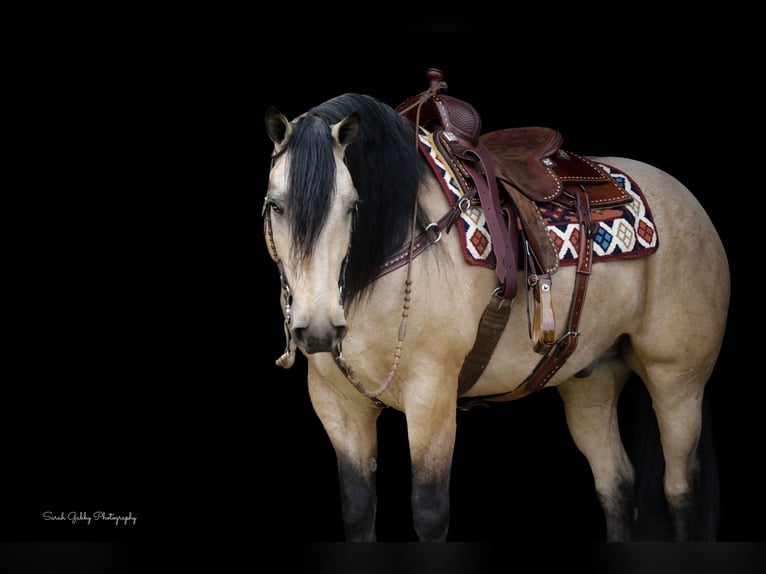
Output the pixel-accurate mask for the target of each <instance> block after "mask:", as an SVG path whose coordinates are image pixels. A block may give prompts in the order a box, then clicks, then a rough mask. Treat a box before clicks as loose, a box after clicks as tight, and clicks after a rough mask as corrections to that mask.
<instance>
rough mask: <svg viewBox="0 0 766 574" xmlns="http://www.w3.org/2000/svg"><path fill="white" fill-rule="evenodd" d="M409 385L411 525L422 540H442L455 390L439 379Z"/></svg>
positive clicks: (446, 524) (446, 522) (447, 508)
mask: <svg viewBox="0 0 766 574" xmlns="http://www.w3.org/2000/svg"><path fill="white" fill-rule="evenodd" d="M408 387H410V388H409V392H408V393H407V399H408V400H407V403H406V407H405V413H406V417H407V435H408V437H409V443H410V457H411V461H412V499H411V504H412V518H413V525H414V527H415V532H416V533H417V535H418V539H419V540H420V541H421V542H427V541H437V542H438V541H444V540H445V539H446V538H447V531H448V529H449V514H450V505H449V481H450V471H451V468H452V454H453V451H454V448H455V428H456V414H455V413H456V398H455V397H456V392H455V389H454V388H452V387H450V386H449V385H446V384H443V383H442V384H441V385H440V384H439V383H438V381H429V382H425V383H424V382H422V381H408ZM413 387H416V388H414V389H413ZM418 387H419V388H418Z"/></svg>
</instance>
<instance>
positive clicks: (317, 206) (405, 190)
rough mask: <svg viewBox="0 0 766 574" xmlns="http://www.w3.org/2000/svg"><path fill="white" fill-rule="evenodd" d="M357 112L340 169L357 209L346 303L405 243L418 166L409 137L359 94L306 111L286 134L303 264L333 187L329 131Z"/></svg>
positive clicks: (390, 113)
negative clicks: (356, 130)
mask: <svg viewBox="0 0 766 574" xmlns="http://www.w3.org/2000/svg"><path fill="white" fill-rule="evenodd" d="M352 112H357V113H358V114H359V116H360V121H361V130H360V133H359V135H358V137H357V139H356V140H355V141H353V142H352V143H351V144H350V145H349V146H348V148H346V157H345V161H346V165H347V166H348V168H349V171H350V173H351V177H352V179H353V182H354V186H355V187H356V190H357V192H358V194H359V197H360V200H361V203H360V204H359V208H358V216H357V221H356V222H355V225H354V232H353V234H352V237H351V250H350V253H349V261H348V266H347V269H346V277H345V280H346V283H345V294H346V296H347V299H354V298H356V297H357V296H359V295H360V294H361V293H362V292H363V291H364V290H365V288H367V287H369V286H370V285H371V284H372V282H373V281H374V280H375V278H376V277H377V273H378V269H379V267H380V265H382V264H383V262H384V261H385V259H386V257H387V256H388V255H390V254H391V253H392V252H394V251H395V250H396V249H398V248H399V247H400V246H401V245H402V244H403V243H404V241H405V240H406V238H407V233H408V231H409V227H410V225H411V223H412V221H411V217H412V212H413V208H414V202H415V201H416V199H417V191H418V188H419V185H420V182H421V178H422V175H423V173H424V168H425V163H424V162H423V161H422V158H421V157H420V154H419V152H418V151H417V149H416V146H415V135H414V133H413V132H412V130H411V128H410V127H409V125H408V123H407V122H406V121H405V120H404V119H403V118H401V117H400V116H399V115H398V114H397V113H396V111H395V110H394V109H393V108H391V107H390V106H387V105H386V104H383V103H382V102H380V101H379V100H377V99H375V98H373V97H371V96H366V95H361V94H353V93H349V94H343V95H340V96H337V97H335V98H333V99H331V100H328V101H326V102H324V103H323V104H321V105H319V106H316V107H315V108H312V109H311V110H309V111H308V112H307V114H306V115H305V116H304V117H302V118H301V119H299V120H298V121H297V122H296V123H295V125H294V128H293V133H292V135H291V137H290V139H289V141H288V146H287V149H288V151H289V153H290V174H289V186H290V187H289V189H290V193H289V197H288V202H289V204H288V209H289V210H290V213H291V226H292V228H291V231H292V234H293V238H294V241H295V245H294V248H295V249H296V254H297V255H299V256H301V257H308V256H310V253H311V250H312V248H313V245H314V244H315V243H316V240H317V238H318V237H319V234H320V233H321V230H322V228H323V226H324V222H325V220H326V218H327V213H328V209H329V205H330V202H331V200H332V199H331V198H332V193H333V190H334V185H335V183H334V182H335V162H334V158H333V152H332V143H333V142H332V136H331V134H330V129H329V126H330V125H331V124H334V123H337V122H339V121H341V120H342V119H344V118H345V117H347V116H348V115H350V114H351V113H352Z"/></svg>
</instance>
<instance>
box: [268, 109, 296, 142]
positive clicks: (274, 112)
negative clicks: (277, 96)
mask: <svg viewBox="0 0 766 574" xmlns="http://www.w3.org/2000/svg"><path fill="white" fill-rule="evenodd" d="M265 119H266V133H268V134H269V138H270V139H271V141H273V142H274V144H275V145H276V146H277V147H280V146H282V145H283V144H284V143H285V142H286V141H287V138H288V137H289V136H290V133H291V132H292V130H293V127H292V126H291V125H290V122H289V121H288V120H287V118H286V117H285V116H284V115H283V114H282V113H281V112H280V111H279V110H278V109H277V108H275V107H274V106H269V109H268V110H266V118H265Z"/></svg>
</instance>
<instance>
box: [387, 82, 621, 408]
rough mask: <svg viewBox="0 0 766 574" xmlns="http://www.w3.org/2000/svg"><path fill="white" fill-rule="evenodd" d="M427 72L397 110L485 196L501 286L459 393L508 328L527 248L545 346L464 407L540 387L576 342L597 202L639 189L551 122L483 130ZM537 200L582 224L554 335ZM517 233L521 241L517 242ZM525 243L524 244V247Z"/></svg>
mask: <svg viewBox="0 0 766 574" xmlns="http://www.w3.org/2000/svg"><path fill="white" fill-rule="evenodd" d="M426 75H427V77H428V80H429V87H428V89H427V90H425V91H424V92H422V93H420V94H417V95H415V96H412V97H410V98H409V99H407V100H405V101H404V102H403V103H401V104H400V105H399V106H397V108H396V111H397V112H398V113H399V114H400V115H402V116H403V117H405V118H407V119H408V120H410V122H412V124H413V125H414V126H415V127H416V128H417V127H422V128H423V129H425V130H427V131H428V132H431V133H434V132H437V133H436V136H437V137H435V138H434V139H435V141H437V142H439V143H440V144H441V145H440V146H439V147H440V150H441V151H442V153H443V155H444V158H445V160H447V161H448V162H449V163H450V164H451V167H452V168H453V170H454V171H455V172H456V173H460V174H461V175H462V180H463V186H464V188H465V189H464V192H465V193H466V194H467V195H469V197H473V198H475V197H476V195H478V200H479V202H480V204H481V208H482V210H483V212H484V214H485V218H486V219H487V223H488V227H489V231H490V236H491V237H492V241H493V249H494V251H495V254H496V256H497V257H496V259H497V264H496V271H497V273H498V277H499V278H500V282H501V287H504V288H502V289H499V290H496V291H497V292H496V293H494V294H493V297H491V298H490V302H489V303H488V305H487V308H486V310H485V312H484V314H483V316H482V318H481V320H480V323H479V326H478V330H477V335H476V341H475V344H474V347H473V349H472V350H471V352H470V353H469V354H468V356H466V358H465V361H464V363H463V368H462V370H461V373H460V377H459V383H458V396H460V395H462V394H464V393H466V392H467V391H468V390H469V389H470V388H471V387H472V386H473V385H474V384H475V382H476V381H477V380H478V378H479V377H480V376H481V373H482V372H483V370H484V368H485V367H486V365H487V364H488V363H489V360H490V358H491V355H492V353H493V351H494V348H495V346H496V344H497V341H498V339H499V338H500V335H501V334H502V332H503V329H504V327H505V324H506V323H507V320H508V317H509V314H510V307H511V305H510V303H511V301H512V299H513V297H514V296H515V294H516V287H515V286H516V282H517V281H516V272H517V270H518V264H517V260H518V258H519V257H524V258H525V263H524V266H525V271H526V274H527V287H528V289H530V290H531V291H532V292H533V300H534V317H533V318H532V319H531V320H530V337H531V338H532V339H533V346H534V350H535V351H536V352H538V353H540V354H542V355H543V357H542V359H541V360H540V362H539V363H538V365H537V366H536V367H535V370H534V371H533V372H532V373H531V374H530V375H529V376H528V377H527V378H526V379H525V380H524V381H523V382H522V383H521V384H520V385H519V386H518V387H516V388H515V389H514V390H512V391H510V392H507V393H501V394H499V395H493V396H490V397H481V398H478V399H465V400H464V401H463V402H462V405H463V406H462V407H461V408H470V407H471V406H473V405H474V404H477V403H481V402H485V401H490V402H492V401H505V400H513V399H516V398H520V397H521V396H524V395H526V394H528V393H530V392H533V391H536V390H539V389H540V388H542V387H543V386H544V385H545V384H546V383H547V382H548V381H549V380H550V378H551V377H552V376H553V375H554V374H555V373H556V372H557V371H558V370H559V368H560V367H561V366H562V365H563V364H564V362H565V361H566V360H567V358H568V357H569V356H570V355H571V354H572V353H573V352H574V350H575V348H576V346H577V339H578V336H577V335H578V332H577V327H578V324H579V319H580V312H581V310H582V306H583V303H584V299H585V293H586V288H587V281H588V277H589V275H590V266H591V260H592V257H591V253H592V248H593V234H594V232H595V225H594V224H593V223H591V220H590V210H591V209H592V208H606V207H613V206H618V205H623V204H625V203H629V202H631V201H632V197H631V196H630V195H629V194H628V193H627V192H626V191H625V190H624V189H623V188H622V186H620V184H619V183H618V182H617V181H615V180H614V179H613V178H612V177H611V176H610V175H609V174H607V173H606V172H605V171H603V170H602V169H601V168H600V167H599V166H597V165H596V164H595V163H594V162H592V161H591V160H589V159H588V158H586V157H583V156H580V155H577V154H575V153H572V152H569V151H566V150H564V149H562V147H561V146H562V144H563V137H562V135H561V134H560V133H559V132H558V131H557V130H555V129H552V128H548V127H536V126H534V127H513V128H507V129H501V130H497V131H492V132H489V133H486V134H483V133H482V131H481V130H482V127H481V117H480V115H479V113H478V112H477V111H476V109H475V108H474V107H473V106H472V105H471V104H469V103H467V102H465V101H462V100H460V99H457V98H454V97H451V96H447V95H445V94H444V93H442V92H443V91H444V90H445V89H446V88H447V85H446V83H445V82H444V77H443V74H442V72H441V71H440V70H438V69H435V68H431V69H429V70H427V72H426ZM538 203H557V204H560V205H562V206H564V207H566V208H568V209H572V210H573V211H575V212H576V213H577V214H578V217H579V219H580V226H581V233H580V237H581V239H580V246H579V258H578V265H577V274H576V280H575V286H574V290H573V295H572V303H571V307H570V310H569V315H568V323H567V328H566V329H565V331H564V332H565V334H564V336H562V337H561V338H560V339H556V338H555V336H556V328H555V316H554V313H553V309H552V306H551V299H550V290H551V275H552V274H554V273H555V272H556V271H557V270H558V266H559V258H558V251H557V249H556V247H555V246H554V244H553V242H552V240H551V238H550V234H549V232H548V229H547V225H546V223H545V221H544V220H543V218H542V215H541V213H540V210H539V208H538V205H537V204H538ZM519 235H521V240H522V241H521V243H522V244H523V246H524V249H521V250H520V249H519V244H520V241H519ZM522 252H523V253H522Z"/></svg>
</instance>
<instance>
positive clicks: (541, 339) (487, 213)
mask: <svg viewBox="0 0 766 574" xmlns="http://www.w3.org/2000/svg"><path fill="white" fill-rule="evenodd" d="M427 77H428V79H429V85H428V88H427V89H426V90H424V91H423V92H421V93H418V94H416V95H415V96H412V97H411V98H409V99H406V100H405V101H404V102H403V103H402V104H401V105H399V106H398V107H396V108H393V107H390V106H388V105H386V104H384V103H382V102H381V101H379V100H377V99H376V98H374V97H372V96H368V95H363V94H355V93H347V94H342V95H339V96H337V97H335V98H332V99H330V100H328V101H326V102H324V103H322V104H320V105H318V106H316V107H314V108H312V109H310V110H309V111H307V112H306V113H304V114H302V115H300V116H298V117H296V118H295V119H293V120H292V121H290V120H288V118H287V117H285V116H284V115H283V114H282V113H280V112H279V111H278V110H277V109H276V108H275V107H273V106H272V107H270V108H269V109H268V110H267V111H266V114H265V124H266V130H267V134H268V136H269V138H270V139H271V140H272V141H273V144H274V148H273V153H272V156H271V169H270V173H269V181H268V190H267V193H266V196H265V200H264V204H263V214H262V216H263V224H264V238H265V242H266V246H267V249H268V251H269V254H270V256H271V257H272V259H273V260H274V261H275V262H276V264H277V268H278V272H279V278H280V282H281V283H280V284H281V297H280V301H281V307H282V311H283V315H284V330H285V336H286V339H287V343H286V349H285V352H284V354H283V355H282V356H281V357H280V358H279V359H277V364H278V365H280V366H282V367H285V368H289V367H291V366H292V365H293V362H294V360H295V356H296V352H298V351H300V352H302V353H303V354H304V355H305V357H306V359H307V370H308V392H309V396H310V399H311V402H312V405H313V408H314V410H315V411H316V414H317V415H318V417H319V419H320V420H321V422H322V425H323V427H324V429H325V430H326V432H327V435H328V437H329V440H330V441H331V443H332V446H333V448H334V450H335V453H336V455H337V467H338V477H339V486H340V493H341V504H342V520H343V526H344V532H345V536H346V539H347V540H349V541H374V540H376V530H375V523H376V510H377V493H376V480H375V475H376V468H377V460H376V457H377V440H378V437H377V426H376V421H377V419H378V417H379V415H380V413H381V410H382V409H384V408H393V409H397V410H399V411H401V412H403V413H404V416H405V419H406V427H407V436H408V441H409V449H410V460H411V477H410V478H411V510H412V519H413V525H414V528H415V532H416V534H417V537H418V539H419V540H421V541H443V540H446V539H447V536H448V529H449V517H450V500H449V485H450V473H451V466H452V458H453V451H454V445H455V437H456V418H457V415H456V413H457V411H458V409H469V408H471V407H473V406H474V405H477V404H482V405H491V404H493V403H497V402H498V401H510V400H517V399H519V398H522V397H524V396H527V395H528V394H530V393H534V392H537V391H539V390H541V389H543V388H555V389H556V390H557V391H558V393H559V395H560V396H561V399H562V400H563V404H564V412H565V416H566V422H567V425H568V428H569V431H570V433H571V436H572V438H573V440H574V443H575V445H576V446H577V448H578V449H579V450H580V451H581V452H582V454H583V455H584V456H585V457H586V459H587V461H588V463H589V465H590V469H591V471H592V473H593V478H594V485H595V489H596V493H597V496H598V500H599V503H600V505H601V507H602V509H603V514H604V519H605V527H606V528H605V530H606V538H607V540H609V541H627V540H631V534H632V530H633V529H634V527H635V520H636V515H635V514H636V511H635V509H636V508H637V507H638V502H637V496H638V493H637V489H636V488H635V476H636V472H635V470H634V466H633V464H634V463H633V462H632V461H631V459H630V458H629V456H628V454H627V452H626V449H625V447H624V445H623V440H622V438H621V435H620V428H619V425H618V416H617V415H618V409H617V405H618V398H619V396H620V393H621V391H622V390H623V388H624V386H625V384H626V381H628V379H629V377H632V376H637V377H639V378H640V380H641V381H642V382H643V384H644V385H645V388H646V390H647V391H648V395H649V397H650V398H651V404H652V407H653V410H654V413H655V416H656V423H657V428H658V429H659V432H660V436H661V447H662V453H663V457H664V461H663V462H664V475H663V478H662V490H663V491H664V498H665V500H666V503H667V508H668V511H669V515H670V517H671V519H672V528H673V537H674V539H675V540H678V541H685V540H712V539H714V538H715V526H714V525H713V526H711V525H710V521H707V523H706V521H705V520H703V519H704V518H705V517H706V516H708V517H709V516H710V512H711V509H710V505H711V504H713V502H712V501H711V500H709V499H707V498H706V497H704V496H702V490H701V486H700V484H701V478H702V474H703V473H702V469H703V468H705V466H704V465H703V463H704V462H705V461H704V460H701V456H700V452H703V451H702V449H700V448H698V447H699V445H700V437H701V434H702V432H701V429H702V428H703V414H704V413H705V412H706V411H705V409H703V398H704V395H705V386H706V383H707V381H708V379H709V378H710V376H711V374H712V371H713V368H714V366H715V363H716V361H717V358H718V355H719V352H720V349H721V345H722V343H723V337H724V331H725V326H726V320H727V315H728V306H729V295H730V276H729V266H728V260H727V255H726V253H725V250H724V247H723V245H722V242H721V241H720V238H719V235H718V233H717V231H716V229H715V228H714V226H713V224H712V223H711V220H710V218H709V217H708V215H707V214H706V212H705V211H704V209H703V207H702V206H701V204H700V202H699V201H698V200H697V199H696V198H695V197H694V196H693V195H692V193H691V192H690V191H689V190H688V189H687V188H686V187H685V186H684V185H683V184H682V183H681V182H680V181H678V180H677V179H675V178H674V177H673V176H671V175H669V174H667V173H665V172H663V171H661V170H660V169H658V168H656V167H653V166H652V165H648V164H646V163H643V162H640V161H636V160H632V159H627V158H623V157H585V156H580V155H578V154H576V153H573V152H571V151H569V150H566V149H564V148H563V147H562V142H563V140H562V136H561V134H560V133H559V132H558V131H557V130H555V129H552V128H544V127H513V128H508V129H502V130H497V131H492V132H489V133H481V118H480V116H479V114H478V112H477V111H476V110H475V109H474V108H473V106H471V105H470V104H468V103H467V102H464V101H462V100H460V99H458V98H455V97H452V96H448V95H446V94H445V93H444V92H445V91H446V83H445V82H444V79H443V76H442V74H441V72H439V71H438V70H435V69H432V70H429V71H428V72H427ZM518 300H521V302H518ZM514 303H515V305H514ZM713 522H714V521H713Z"/></svg>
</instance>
